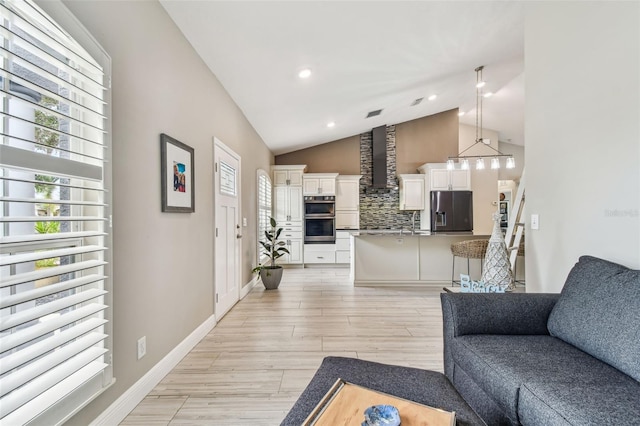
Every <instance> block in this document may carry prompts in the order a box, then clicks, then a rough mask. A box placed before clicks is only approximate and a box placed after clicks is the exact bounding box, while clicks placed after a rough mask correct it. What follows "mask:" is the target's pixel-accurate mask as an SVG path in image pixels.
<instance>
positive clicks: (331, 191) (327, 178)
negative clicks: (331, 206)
mask: <svg viewBox="0 0 640 426" xmlns="http://www.w3.org/2000/svg"><path fill="white" fill-rule="evenodd" d="M337 176H338V174H337V173H306V174H305V175H304V176H303V177H302V184H303V188H304V189H303V192H304V195H336V177H337Z"/></svg>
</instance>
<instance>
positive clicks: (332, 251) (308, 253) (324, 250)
mask: <svg viewBox="0 0 640 426" xmlns="http://www.w3.org/2000/svg"><path fill="white" fill-rule="evenodd" d="M304 263H336V245H335V244H305V245H304Z"/></svg>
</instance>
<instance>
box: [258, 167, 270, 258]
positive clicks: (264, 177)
mask: <svg viewBox="0 0 640 426" xmlns="http://www.w3.org/2000/svg"><path fill="white" fill-rule="evenodd" d="M270 218H271V179H270V178H269V174H268V173H267V172H265V171H264V170H258V243H257V244H258V247H257V248H258V263H264V262H265V261H266V260H267V259H268V257H267V256H263V255H262V251H263V250H262V246H261V245H260V241H264V242H266V241H267V238H266V237H265V234H264V233H265V232H266V231H269V230H270V229H271V225H270Z"/></svg>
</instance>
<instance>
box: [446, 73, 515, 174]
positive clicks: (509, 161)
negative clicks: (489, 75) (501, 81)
mask: <svg viewBox="0 0 640 426" xmlns="http://www.w3.org/2000/svg"><path fill="white" fill-rule="evenodd" d="M483 69H484V66H479V67H478V68H476V69H475V71H476V141H475V143H474V144H473V145H471V146H470V147H468V148H467V149H465V150H464V151H462V152H461V153H459V154H458V155H457V156H455V157H449V158H448V160H447V169H449V170H453V169H455V161H456V160H457V161H458V162H459V163H460V169H462V170H468V169H469V160H470V159H475V162H476V170H484V168H485V164H484V159H485V158H491V163H490V165H491V169H493V170H496V169H499V168H500V159H501V158H506V161H505V167H506V168H507V169H513V168H514V167H515V166H516V162H515V159H514V158H513V156H512V155H509V154H503V153H502V152H500V151H498V150H497V149H495V148H494V147H492V146H491V145H489V144H487V143H486V142H485V140H484V139H483V138H482V99H483V98H484V97H485V94H484V93H483V90H482V89H483V87H484V86H485V85H486V82H485V81H484V79H483V78H482V70H483ZM478 144H481V145H482V146H484V147H486V148H489V149H490V150H492V151H494V152H493V153H489V154H487V155H464V153H465V152H467V151H469V150H470V149H471V148H473V147H474V146H476V145H478Z"/></svg>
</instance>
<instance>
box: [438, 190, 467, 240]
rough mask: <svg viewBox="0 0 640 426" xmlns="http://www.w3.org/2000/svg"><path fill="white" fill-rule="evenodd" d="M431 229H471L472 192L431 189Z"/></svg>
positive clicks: (449, 230) (459, 230) (450, 230)
mask: <svg viewBox="0 0 640 426" xmlns="http://www.w3.org/2000/svg"><path fill="white" fill-rule="evenodd" d="M431 231H432V232H438V231H446V232H462V231H473V192H471V191H431Z"/></svg>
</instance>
